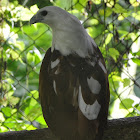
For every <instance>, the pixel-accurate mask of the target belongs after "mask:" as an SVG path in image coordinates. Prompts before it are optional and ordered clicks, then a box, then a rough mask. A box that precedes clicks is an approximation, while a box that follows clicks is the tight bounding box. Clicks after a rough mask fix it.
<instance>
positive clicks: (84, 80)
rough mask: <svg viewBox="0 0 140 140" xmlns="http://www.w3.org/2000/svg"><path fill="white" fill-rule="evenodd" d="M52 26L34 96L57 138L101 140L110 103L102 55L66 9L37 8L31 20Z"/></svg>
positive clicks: (32, 22) (65, 139) (64, 139)
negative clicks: (37, 96)
mask: <svg viewBox="0 0 140 140" xmlns="http://www.w3.org/2000/svg"><path fill="white" fill-rule="evenodd" d="M34 23H44V24H47V25H48V26H50V28H51V29H52V35H53V38H52V47H51V48H49V49H48V50H47V52H46V54H45V56H44V59H43V61H42V65H41V69H40V74H39V97H40V101H41V106H42V112H43V116H44V119H45V121H46V123H47V125H48V127H49V128H50V129H51V131H52V132H53V133H54V134H55V135H56V136H57V137H58V138H59V139H60V140H101V139H102V137H103V131H104V128H105V127H106V124H107V116H108V107H109V96H110V92H109V84H108V75H107V70H106V67H105V62H104V59H103V56H102V54H101V52H100V50H99V48H98V46H97V45H96V43H95V42H94V40H93V39H92V38H91V37H90V36H89V35H88V33H87V31H86V30H85V29H84V27H83V26H82V24H81V22H80V21H79V20H78V19H77V18H76V17H75V16H74V15H72V14H70V13H69V12H67V11H65V10H63V9H61V8H59V7H56V6H46V7H44V8H41V9H40V10H39V11H38V12H37V13H36V14H35V15H34V16H33V17H32V18H31V19H30V24H34Z"/></svg>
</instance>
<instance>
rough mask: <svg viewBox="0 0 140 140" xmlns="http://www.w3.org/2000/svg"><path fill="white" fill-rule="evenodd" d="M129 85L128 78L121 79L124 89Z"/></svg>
mask: <svg viewBox="0 0 140 140" xmlns="http://www.w3.org/2000/svg"><path fill="white" fill-rule="evenodd" d="M129 85H130V79H128V78H125V79H123V86H124V87H126V86H129Z"/></svg>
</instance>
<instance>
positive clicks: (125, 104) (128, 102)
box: [120, 98, 134, 109]
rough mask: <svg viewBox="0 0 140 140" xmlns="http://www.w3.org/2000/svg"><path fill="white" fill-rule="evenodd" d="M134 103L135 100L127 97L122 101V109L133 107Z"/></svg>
mask: <svg viewBox="0 0 140 140" xmlns="http://www.w3.org/2000/svg"><path fill="white" fill-rule="evenodd" d="M133 103H134V101H133V100H132V99H130V98H126V99H124V100H122V101H121V103H120V109H129V108H132V104H133Z"/></svg>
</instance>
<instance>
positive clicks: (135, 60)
mask: <svg viewBox="0 0 140 140" xmlns="http://www.w3.org/2000/svg"><path fill="white" fill-rule="evenodd" d="M132 61H133V62H134V63H136V64H137V65H139V66H140V59H139V58H132Z"/></svg>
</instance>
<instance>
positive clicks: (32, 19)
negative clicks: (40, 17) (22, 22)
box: [30, 16, 36, 26]
mask: <svg viewBox="0 0 140 140" xmlns="http://www.w3.org/2000/svg"><path fill="white" fill-rule="evenodd" d="M34 23H36V16H33V17H32V18H31V19H30V26H31V24H34Z"/></svg>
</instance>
